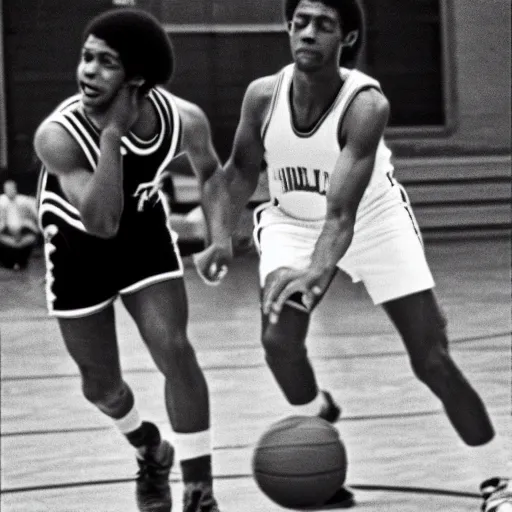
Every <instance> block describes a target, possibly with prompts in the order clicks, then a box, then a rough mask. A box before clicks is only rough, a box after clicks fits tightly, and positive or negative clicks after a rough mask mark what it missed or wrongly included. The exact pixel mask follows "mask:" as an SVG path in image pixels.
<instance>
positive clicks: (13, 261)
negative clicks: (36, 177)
mask: <svg viewBox="0 0 512 512" xmlns="http://www.w3.org/2000/svg"><path fill="white" fill-rule="evenodd" d="M38 238H39V227H38V224H37V211H36V200H35V198H34V197H31V196H27V195H23V194H18V187H17V185H16V182H14V181H13V180H7V181H6V182H5V183H4V193H3V194H1V195H0V264H1V265H3V266H5V267H8V268H14V269H21V268H25V267H26V266H27V264H28V260H29V258H30V255H31V253H32V250H33V248H34V247H35V245H36V244H37V241H38Z"/></svg>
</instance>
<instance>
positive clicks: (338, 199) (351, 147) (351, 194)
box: [310, 89, 389, 275]
mask: <svg viewBox="0 0 512 512" xmlns="http://www.w3.org/2000/svg"><path fill="white" fill-rule="evenodd" d="M388 116H389V104H388V102H387V100H386V99H385V98H384V96H382V95H381V94H380V93H378V92H377V91H375V90H373V89H372V90H368V91H365V92H362V93H360V94H359V96H358V97H357V98H356V99H355V100H354V103H353V104H352V106H351V107H350V109H349V111H348V112H347V116H346V118H345V122H344V128H343V133H341V134H340V137H341V138H342V139H344V140H345V145H344V147H343V149H342V151H341V153H340V156H339V158H338V161H337V162H336V166H335V170H334V173H333V174H332V175H331V180H330V183H329V189H328V192H327V214H326V219H325V224H324V227H323V229H322V232H321V234H320V236H319V238H318V240H317V243H316V246H315V250H314V252H313V256H312V260H311V264H310V269H311V271H312V272H313V273H317V274H319V275H320V274H331V273H332V272H333V271H334V269H335V267H336V264H337V262H338V261H339V260H340V259H341V258H342V257H343V255H344V254H345V252H346V251H347V249H348V247H349V245H350V243H351V241H352V237H353V235H354V224H355V219H356V212H357V208H358V207H359V203H360V201H361V198H362V196H363V194H364V191H365V190H366V187H367V185H368V183H369V181H370V178H371V176H372V172H373V167H374V165H375V155H376V152H377V147H378V145H379V142H380V139H381V137H382V134H383V132H384V129H385V127H386V124H387V121H388Z"/></svg>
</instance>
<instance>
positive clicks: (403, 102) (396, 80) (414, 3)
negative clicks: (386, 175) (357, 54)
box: [364, 0, 448, 127]
mask: <svg viewBox="0 0 512 512" xmlns="http://www.w3.org/2000/svg"><path fill="white" fill-rule="evenodd" d="M442 1H443V0H364V4H365V10H366V17H367V27H368V33H367V44H366V51H365V65H366V69H367V71H368V72H369V73H370V74H372V75H373V76H375V78H377V79H378V80H379V81H380V83H381V85H382V88H383V90H384V92H385V94H386V96H387V97H388V98H389V100H390V103H391V111H392V112H391V119H390V125H391V126H400V127H402V126H403V127H410V126H427V127H428V126H431V127H432V126H433V127H436V126H439V127H442V126H444V125H446V123H447V107H448V105H446V104H445V87H446V86H447V78H448V77H446V76H445V70H444V68H443V62H444V60H445V59H444V56H443V52H445V51H446V49H445V48H444V45H443V29H442V23H443V19H442V18H443V10H442V6H441V3H442Z"/></svg>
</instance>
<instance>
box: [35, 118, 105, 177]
mask: <svg viewBox="0 0 512 512" xmlns="http://www.w3.org/2000/svg"><path fill="white" fill-rule="evenodd" d="M50 122H55V123H60V124H61V125H63V126H64V127H65V128H66V129H67V130H68V131H69V132H70V135H72V136H73V138H74V139H75V141H76V142H77V143H78V144H79V145H80V147H81V148H82V151H83V152H84V154H85V156H86V157H87V160H88V161H89V164H90V165H91V167H92V168H93V169H94V168H96V162H97V159H96V158H94V156H93V154H92V153H91V151H90V150H89V146H87V144H85V142H84V141H83V140H82V137H81V136H80V134H79V133H78V131H77V130H76V128H75V126H74V125H73V123H71V121H70V120H69V119H67V118H66V116H65V115H64V114H63V113H62V112H56V113H54V114H52V115H51V116H50V117H49V118H48V119H47V120H46V121H45V123H50ZM77 125H78V126H80V131H81V132H82V133H83V135H84V136H85V138H86V139H87V141H88V142H89V144H90V145H91V146H92V147H93V148H94V150H95V152H96V155H97V156H99V154H100V148H99V147H98V145H97V144H96V143H95V142H94V141H93V140H92V138H91V136H90V135H89V133H88V132H87V131H86V130H85V129H83V128H82V126H81V124H80V123H77Z"/></svg>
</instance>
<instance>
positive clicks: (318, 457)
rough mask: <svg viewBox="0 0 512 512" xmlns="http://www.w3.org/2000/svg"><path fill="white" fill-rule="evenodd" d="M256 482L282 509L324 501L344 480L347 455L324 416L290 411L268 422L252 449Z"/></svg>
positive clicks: (317, 503)
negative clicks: (319, 416)
mask: <svg viewBox="0 0 512 512" xmlns="http://www.w3.org/2000/svg"><path fill="white" fill-rule="evenodd" d="M252 470H253V475H254V479H255V480H256V483H257V484H258V487H259V488H260V489H261V491H263V493H265V494H266V495H267V496H268V497H269V498H270V499H271V500H272V501H274V502H275V503H277V504H278V505H281V506H282V507H285V508H304V507H311V506H315V505H319V504H321V503H324V502H325V501H326V500H328V499H329V498H330V497H332V496H333V495H334V493H335V492H336V491H337V490H338V489H339V488H340V487H341V486H342V485H343V483H344V482H345V477H346V473H347V456H346V452H345V447H344V445H343V442H342V441H341V439H340V437H339V433H338V431H337V430H336V429H335V428H334V427H333V426H332V425H331V424H330V423H328V422H327V421H325V420H323V419H320V418H316V417H308V416H290V417H288V418H285V419H284V420H281V421H278V422H277V423H274V424H272V425H271V426H270V427H269V428H268V429H267V430H266V431H265V432H264V433H263V435H262V436H261V437H260V439H259V440H258V443H257V444H256V448H255V450H254V454H253V459H252Z"/></svg>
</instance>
